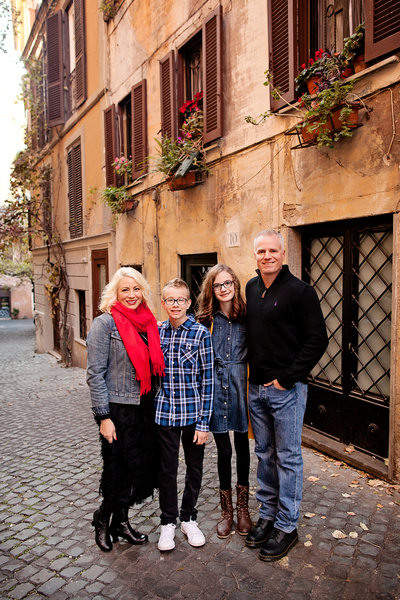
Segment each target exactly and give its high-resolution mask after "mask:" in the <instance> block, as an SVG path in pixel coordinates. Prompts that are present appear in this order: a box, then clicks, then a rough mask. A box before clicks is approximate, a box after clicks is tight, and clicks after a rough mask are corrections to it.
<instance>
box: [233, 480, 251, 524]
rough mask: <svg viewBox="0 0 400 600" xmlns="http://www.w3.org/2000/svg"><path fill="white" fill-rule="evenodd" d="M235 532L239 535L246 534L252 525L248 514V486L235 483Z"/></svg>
mask: <svg viewBox="0 0 400 600" xmlns="http://www.w3.org/2000/svg"><path fill="white" fill-rule="evenodd" d="M236 492H237V505H236V510H237V532H238V534H239V535H247V534H248V533H249V531H250V529H251V528H252V526H253V523H252V522H251V519H250V515H249V486H248V485H239V484H238V485H237V486H236Z"/></svg>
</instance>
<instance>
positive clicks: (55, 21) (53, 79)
mask: <svg viewBox="0 0 400 600" xmlns="http://www.w3.org/2000/svg"><path fill="white" fill-rule="evenodd" d="M46 48H47V121H48V125H49V127H53V126H54V125H62V124H63V123H64V121H65V102H64V60H63V57H64V45H63V13H62V11H61V10H59V11H58V12H56V13H54V15H52V16H51V17H49V18H48V19H47V21H46Z"/></svg>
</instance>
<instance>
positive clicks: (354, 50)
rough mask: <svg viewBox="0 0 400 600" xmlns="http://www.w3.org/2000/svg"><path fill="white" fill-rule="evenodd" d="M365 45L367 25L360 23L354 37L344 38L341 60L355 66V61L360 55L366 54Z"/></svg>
mask: <svg viewBox="0 0 400 600" xmlns="http://www.w3.org/2000/svg"><path fill="white" fill-rule="evenodd" d="M364 43H365V25H364V23H360V25H358V26H357V27H356V28H355V30H354V33H353V35H351V36H350V37H348V38H344V46H343V50H342V52H341V53H340V55H339V56H340V60H341V61H342V62H343V63H344V64H346V65H351V64H353V62H354V60H355V59H356V58H357V56H359V55H360V54H364Z"/></svg>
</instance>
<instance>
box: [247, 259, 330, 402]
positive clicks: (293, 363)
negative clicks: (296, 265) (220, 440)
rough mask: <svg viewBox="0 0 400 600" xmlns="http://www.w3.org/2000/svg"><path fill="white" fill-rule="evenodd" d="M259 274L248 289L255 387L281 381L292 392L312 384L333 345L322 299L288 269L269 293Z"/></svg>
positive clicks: (250, 350)
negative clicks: (315, 371) (309, 380)
mask: <svg viewBox="0 0 400 600" xmlns="http://www.w3.org/2000/svg"><path fill="white" fill-rule="evenodd" d="M257 273H258V277H254V278H253V279H250V281H248V283H247V285H246V299H247V311H246V312H247V317H246V327H247V339H248V355H249V365H250V383H255V384H263V383H269V382H270V381H273V380H274V379H277V380H278V382H279V383H280V385H281V386H282V387H284V388H286V389H288V390H289V389H291V388H292V387H293V386H294V384H295V383H296V382H298V381H300V382H303V383H307V376H308V375H309V373H310V371H311V370H312V369H313V367H314V366H315V365H316V364H317V362H318V360H319V359H320V358H321V356H322V355H323V353H324V352H325V350H326V347H327V345H328V337H327V334H326V327H325V322H324V318H323V315H322V311H321V307H320V304H319V300H318V296H317V294H316V292H315V290H314V288H313V287H311V286H310V285H308V284H307V283H305V282H304V281H301V279H298V278H297V277H295V276H294V275H292V274H291V272H290V271H289V267H288V266H287V265H283V266H282V270H281V271H280V273H279V274H278V276H277V277H276V279H275V281H274V282H273V283H272V285H271V286H270V287H269V288H266V287H265V285H264V282H263V280H262V278H261V275H260V272H259V271H258V270H257Z"/></svg>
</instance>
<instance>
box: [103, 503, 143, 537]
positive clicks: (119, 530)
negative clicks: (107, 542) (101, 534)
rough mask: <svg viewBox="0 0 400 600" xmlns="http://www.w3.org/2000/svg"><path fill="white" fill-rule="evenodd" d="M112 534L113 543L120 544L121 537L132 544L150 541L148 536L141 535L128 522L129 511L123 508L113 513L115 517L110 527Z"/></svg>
mask: <svg viewBox="0 0 400 600" xmlns="http://www.w3.org/2000/svg"><path fill="white" fill-rule="evenodd" d="M110 534H111V536H112V539H113V542H118V538H119V537H121V538H123V539H124V540H126V541H127V542H129V543H130V544H135V545H139V544H145V543H146V542H147V541H148V539H149V538H148V537H147V535H145V534H144V533H139V532H138V531H135V530H134V529H132V527H131V525H130V523H129V521H128V509H127V508H122V509H119V510H117V511H115V512H114V513H113V517H112V520H111V525H110Z"/></svg>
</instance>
